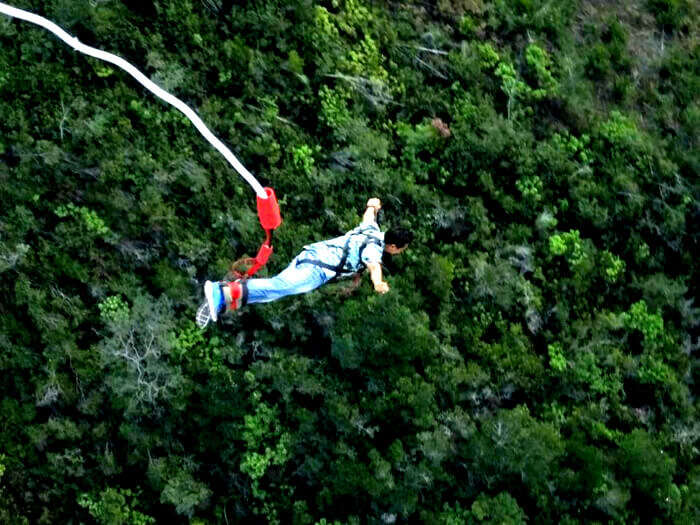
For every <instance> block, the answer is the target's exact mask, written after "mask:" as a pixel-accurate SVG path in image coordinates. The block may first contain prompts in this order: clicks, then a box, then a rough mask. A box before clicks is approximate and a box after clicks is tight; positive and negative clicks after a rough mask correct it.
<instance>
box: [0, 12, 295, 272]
mask: <svg viewBox="0 0 700 525" xmlns="http://www.w3.org/2000/svg"><path fill="white" fill-rule="evenodd" d="M0 13H3V14H5V15H7V16H10V17H12V18H18V19H20V20H24V21H26V22H31V23H32V24H36V25H38V26H41V27H43V28H44V29H47V30H49V31H50V32H51V33H53V34H54V35H55V36H57V37H58V38H60V39H61V40H63V41H64V42H65V43H66V44H68V45H69V46H71V47H72V48H73V49H75V50H76V51H79V52H80V53H83V54H85V55H88V56H91V57H94V58H97V59H100V60H104V61H105V62H109V63H111V64H114V65H115V66H117V67H119V68H121V69H123V70H124V71H126V72H127V73H129V74H130V75H131V76H132V77H134V78H135V79H136V80H137V81H138V82H139V84H141V85H142V86H143V87H145V88H146V89H148V90H149V91H150V92H151V93H153V94H154V95H155V96H157V97H158V98H160V99H161V100H163V101H165V102H167V103H168V104H170V105H171V106H174V107H175V108H176V109H178V110H179V111H180V112H181V113H183V114H184V115H185V116H186V117H187V118H188V119H189V120H190V121H191V122H192V124H194V126H195V127H196V128H197V130H198V131H199V132H200V133H201V134H202V136H203V137H204V138H205V139H206V140H207V141H208V142H209V144H211V145H212V146H214V148H216V149H217V150H218V151H219V153H221V154H222V155H223V156H224V158H225V159H226V160H227V161H228V163H229V164H230V165H231V166H232V167H233V169H235V170H236V172H238V174H239V175H240V176H241V177H243V179H245V181H246V182H247V183H248V184H249V185H250V186H251V187H252V188H253V190H254V191H255V193H256V195H257V208H258V217H259V218H260V224H261V225H262V227H263V229H264V230H265V234H266V239H265V241H264V242H263V244H262V246H261V247H260V250H259V251H258V254H257V255H256V257H255V259H254V264H253V266H252V267H251V268H250V269H249V270H248V271H247V272H246V275H247V276H250V275H252V274H253V273H255V272H256V271H257V270H258V269H259V268H260V267H261V266H263V265H264V264H265V263H266V262H267V260H268V259H269V257H270V255H271V254H272V244H271V242H272V230H274V229H275V228H277V227H278V226H279V225H280V224H281V223H282V218H281V216H280V211H279V204H278V203H277V197H276V196H275V192H274V191H273V190H272V188H263V187H262V185H261V184H260V183H259V182H258V181H257V179H256V178H255V177H254V176H253V174H252V173H250V172H249V171H248V170H247V169H246V168H245V166H243V164H241V162H240V161H239V160H238V159H237V158H236V156H235V155H234V154H233V153H232V152H231V150H230V149H228V148H227V147H226V145H225V144H224V143H223V142H221V141H220V140H219V139H218V138H216V136H215V135H214V134H213V133H212V132H211V131H210V130H209V128H208V127H207V126H206V125H205V124H204V122H202V119H200V118H199V116H198V115H197V113H195V112H194V110H193V109H192V108H190V107H189V106H188V105H187V104H185V103H184V102H183V101H182V100H180V99H179V98H177V97H175V96H173V95H171V94H170V93H168V92H167V91H165V90H164V89H162V88H160V87H159V86H158V85H156V84H155V83H153V82H152V81H151V80H150V79H149V78H148V77H146V76H145V75H144V74H143V73H141V72H140V71H139V70H138V69H136V68H135V67H134V66H132V65H131V64H130V63H129V62H127V61H126V60H124V59H123V58H121V57H118V56H116V55H113V54H112V53H107V52H106V51H102V50H100V49H95V48H94V47H90V46H87V45H85V44H83V43H82V42H80V40H78V39H77V38H75V37H73V36H71V35H69V34H68V33H66V32H65V31H64V30H63V29H61V28H60V27H59V26H57V25H56V24H54V23H53V22H51V21H50V20H47V19H46V18H44V17H42V16H39V15H35V14H33V13H30V12H28V11H24V10H22V9H18V8H16V7H12V6H9V5H7V4H4V3H2V2H0Z"/></svg>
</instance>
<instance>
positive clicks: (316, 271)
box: [247, 253, 329, 304]
mask: <svg viewBox="0 0 700 525" xmlns="http://www.w3.org/2000/svg"><path fill="white" fill-rule="evenodd" d="M307 255H308V254H305V253H301V254H299V255H297V256H296V257H295V258H294V259H293V260H292V262H291V263H290V264H289V266H287V268H285V269H284V270H283V271H282V272H281V273H278V274H277V275H275V276H274V277H272V278H271V279H248V282H247V286H248V303H247V304H254V303H269V302H270V301H276V300H277V299H280V298H282V297H285V296H287V295H294V294H299V293H306V292H310V291H311V290H315V289H316V288H318V287H319V286H321V285H323V284H325V283H326V282H327V281H328V280H329V277H328V275H327V274H326V272H324V271H323V269H321V268H320V267H318V266H314V265H313V264H308V263H304V264H299V265H297V261H298V260H299V259H303V258H306V256H307Z"/></svg>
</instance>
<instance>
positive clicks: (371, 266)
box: [204, 197, 413, 321]
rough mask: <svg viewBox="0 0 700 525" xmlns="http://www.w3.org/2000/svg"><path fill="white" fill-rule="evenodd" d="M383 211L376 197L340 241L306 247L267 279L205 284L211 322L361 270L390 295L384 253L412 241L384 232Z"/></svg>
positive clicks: (403, 232)
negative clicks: (379, 215)
mask: <svg viewBox="0 0 700 525" xmlns="http://www.w3.org/2000/svg"><path fill="white" fill-rule="evenodd" d="M381 207H382V205H381V202H380V201H379V199H377V198H376V197H375V198H371V199H369V200H368V201H367V209H366V210H365V213H364V215H363V216H362V222H361V223H360V225H359V226H358V227H356V228H354V229H353V230H350V231H349V232H348V233H346V234H345V235H343V236H342V237H336V238H335V239H330V240H327V241H322V242H317V243H314V244H310V245H308V246H305V247H304V251H302V252H301V253H300V254H299V255H297V256H296V257H295V258H294V260H292V262H291V263H290V264H289V266H288V267H287V268H286V269H285V270H284V271H282V272H281V273H279V274H278V275H276V276H275V277H272V278H271V279H248V280H247V281H241V280H240V279H239V280H236V281H231V282H225V281H224V282H212V281H207V282H206V283H205V284H204V295H205V296H206V298H207V304H208V305H209V312H210V315H211V318H212V320H214V321H216V320H217V319H218V316H219V315H221V314H222V313H224V312H226V311H229V310H238V309H239V308H241V307H242V306H245V305H246V304H254V303H267V302H270V301H275V300H277V299H280V298H282V297H285V296H287V295H293V294H300V293H306V292H310V291H311V290H314V289H316V288H318V287H319V286H322V285H324V284H326V283H327V282H329V281H333V280H335V279H338V278H342V277H347V276H350V275H352V274H356V273H358V272H361V271H362V270H364V269H365V267H366V268H367V269H368V270H369V275H370V279H371V280H372V284H373V285H374V289H375V290H376V291H377V293H381V294H383V293H386V292H388V291H389V284H388V283H387V282H386V281H384V279H383V278H382V264H381V263H382V255H383V254H384V253H388V254H391V255H398V254H399V253H401V252H403V251H404V250H405V249H406V248H407V246H408V244H409V243H410V242H411V241H412V240H413V233H411V232H410V231H407V230H403V229H395V230H388V231H387V232H386V233H382V232H381V230H380V229H379V226H378V225H377V213H379V210H380V208H381Z"/></svg>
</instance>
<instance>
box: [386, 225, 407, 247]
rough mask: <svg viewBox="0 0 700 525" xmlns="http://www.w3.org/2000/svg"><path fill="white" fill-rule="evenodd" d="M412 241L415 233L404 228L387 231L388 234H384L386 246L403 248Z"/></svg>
mask: <svg viewBox="0 0 700 525" xmlns="http://www.w3.org/2000/svg"><path fill="white" fill-rule="evenodd" d="M412 240H413V232H412V231H410V230H404V229H403V228H396V229H394V230H387V232H386V233H385V234H384V244H395V245H396V247H397V248H403V247H404V246H406V245H407V244H408V243H410V242H411V241H412Z"/></svg>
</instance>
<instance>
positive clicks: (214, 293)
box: [204, 281, 226, 322]
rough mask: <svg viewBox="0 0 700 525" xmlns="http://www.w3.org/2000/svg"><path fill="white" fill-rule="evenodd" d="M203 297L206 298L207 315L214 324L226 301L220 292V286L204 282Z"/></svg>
mask: <svg viewBox="0 0 700 525" xmlns="http://www.w3.org/2000/svg"><path fill="white" fill-rule="evenodd" d="M204 297H206V298H207V305H208V306H209V315H210V316H211V319H212V321H214V322H216V321H217V319H218V318H219V313H221V312H222V311H223V310H224V309H225V308H226V301H225V299H224V294H223V293H222V292H221V286H220V285H219V283H218V282H217V283H215V282H212V281H207V282H205V283H204Z"/></svg>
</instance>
